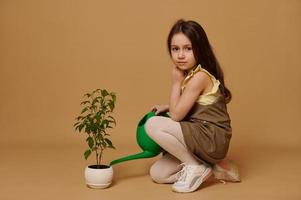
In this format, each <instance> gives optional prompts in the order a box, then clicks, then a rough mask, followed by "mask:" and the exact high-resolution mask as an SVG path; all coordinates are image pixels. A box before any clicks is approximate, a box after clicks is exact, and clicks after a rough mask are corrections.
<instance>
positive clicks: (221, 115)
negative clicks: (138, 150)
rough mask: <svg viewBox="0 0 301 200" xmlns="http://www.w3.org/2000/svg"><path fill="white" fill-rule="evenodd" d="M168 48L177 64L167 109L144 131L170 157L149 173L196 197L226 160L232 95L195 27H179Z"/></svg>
mask: <svg viewBox="0 0 301 200" xmlns="http://www.w3.org/2000/svg"><path fill="white" fill-rule="evenodd" d="M167 45H168V50H169V54H170V56H171V59H172V61H173V63H174V65H175V66H174V67H173V69H172V88H171V94H170V101H169V105H156V106H154V107H153V108H152V110H154V111H155V112H156V114H159V113H162V112H167V111H169V114H170V117H171V119H170V118H167V117H162V116H155V117H152V118H150V119H149V120H148V121H147V123H146V125H145V129H146V131H147V133H148V135H149V137H151V138H152V139H153V140H154V141H155V142H157V143H158V144H159V145H160V146H161V147H162V148H163V149H164V150H165V151H166V152H165V153H164V154H163V157H162V158H161V159H160V160H158V161H156V162H155V163H154V164H153V165H152V166H151V169H150V175H151V177H152V179H153V180H154V181H155V182H157V183H173V185H172V190H173V191H175V192H193V191H195V190H197V189H198V188H199V186H200V185H201V184H202V183H203V182H204V181H205V180H206V179H208V178H209V177H210V175H211V174H212V166H213V164H215V163H218V162H220V161H221V160H222V159H223V158H224V157H225V156H226V154H227V151H228V147H229V142H230V138H231V134H232V132H231V131H232V130H231V126H230V118H229V115H228V112H227V108H226V104H227V103H229V102H230V100H231V93H230V91H229V90H228V88H227V87H226V85H225V83H224V75H223V71H222V69H221V67H220V65H219V63H218V61H217V59H216V57H215V56H214V53H213V51H212V49H211V46H210V44H209V41H208V39H207V36H206V33H205V31H204V30H203V28H202V27H201V26H200V25H199V24H198V23H197V22H195V21H184V20H179V21H177V22H176V23H175V24H174V26H173V27H172V29H171V31H170V33H169V35H168V39H167Z"/></svg>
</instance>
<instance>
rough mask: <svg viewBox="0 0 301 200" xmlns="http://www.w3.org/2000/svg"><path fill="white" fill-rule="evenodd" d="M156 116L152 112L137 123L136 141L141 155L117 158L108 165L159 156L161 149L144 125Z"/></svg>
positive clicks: (165, 115) (163, 114) (164, 114)
mask: <svg viewBox="0 0 301 200" xmlns="http://www.w3.org/2000/svg"><path fill="white" fill-rule="evenodd" d="M153 116H156V114H155V113H154V112H149V113H147V114H146V115H145V116H144V117H143V118H142V119H141V120H140V122H139V124H138V127H137V134H136V139H137V143H138V145H139V146H140V148H141V149H142V150H143V151H142V152H141V153H137V154H133V155H129V156H125V157H122V158H119V159H117V160H113V161H112V162H111V163H110V165H115V164H117V163H121V162H124V161H128V160H135V159H141V158H151V157H155V156H157V155H159V154H160V153H161V152H162V148H161V147H160V146H159V145H158V144H157V143H156V142H154V141H153V140H152V139H151V138H150V137H149V136H148V135H147V133H146V131H145V128H144V125H145V124H146V121H147V120H148V119H149V118H151V117H153ZM160 116H164V117H169V116H168V115H167V114H166V113H162V114H160Z"/></svg>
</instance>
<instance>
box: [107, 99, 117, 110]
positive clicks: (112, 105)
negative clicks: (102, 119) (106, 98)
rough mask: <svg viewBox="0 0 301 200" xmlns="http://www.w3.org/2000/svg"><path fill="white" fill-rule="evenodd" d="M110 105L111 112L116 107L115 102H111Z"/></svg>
mask: <svg viewBox="0 0 301 200" xmlns="http://www.w3.org/2000/svg"><path fill="white" fill-rule="evenodd" d="M108 105H109V107H110V110H111V111H113V110H114V107H115V105H114V102H113V101H110V102H109V103H108Z"/></svg>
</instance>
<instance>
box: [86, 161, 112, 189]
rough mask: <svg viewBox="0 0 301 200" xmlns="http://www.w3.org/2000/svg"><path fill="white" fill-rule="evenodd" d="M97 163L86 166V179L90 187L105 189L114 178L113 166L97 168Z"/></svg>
mask: <svg viewBox="0 0 301 200" xmlns="http://www.w3.org/2000/svg"><path fill="white" fill-rule="evenodd" d="M95 166H96V165H90V166H87V167H86V168H85V179H86V184H87V186H88V187H90V188H93V189H103V188H107V187H109V186H110V185H111V183H112V180H113V168H112V166H107V168H103V169H96V168H95ZM101 166H104V165H101Z"/></svg>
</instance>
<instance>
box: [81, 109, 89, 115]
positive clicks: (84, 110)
mask: <svg viewBox="0 0 301 200" xmlns="http://www.w3.org/2000/svg"><path fill="white" fill-rule="evenodd" d="M88 109H89V107H85V108H84V109H83V110H82V112H81V114H83V113H84V112H86V111H87V110H88Z"/></svg>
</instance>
